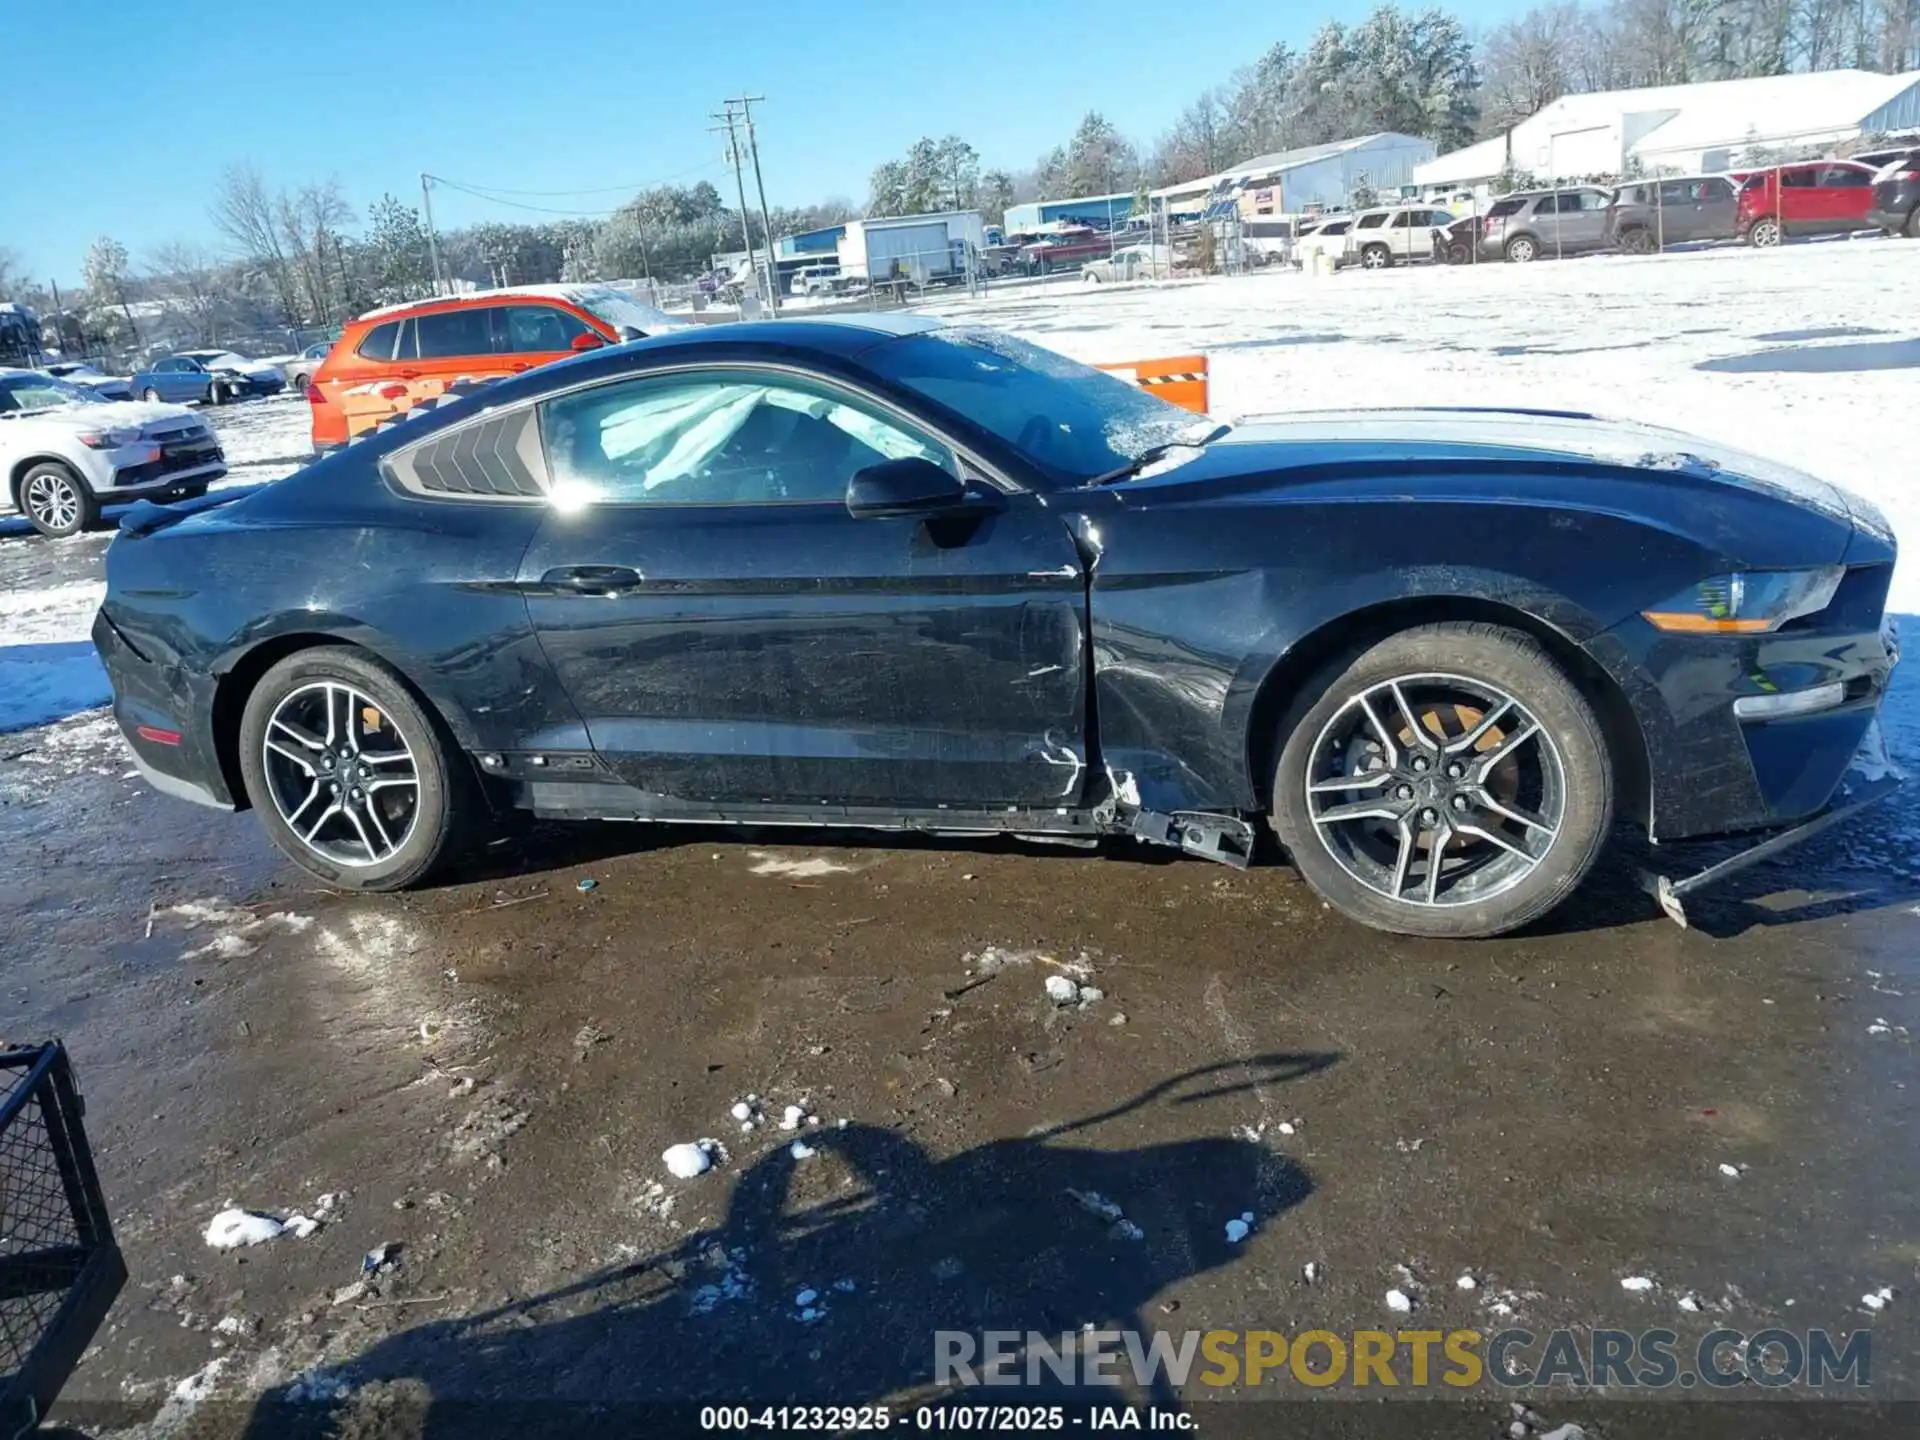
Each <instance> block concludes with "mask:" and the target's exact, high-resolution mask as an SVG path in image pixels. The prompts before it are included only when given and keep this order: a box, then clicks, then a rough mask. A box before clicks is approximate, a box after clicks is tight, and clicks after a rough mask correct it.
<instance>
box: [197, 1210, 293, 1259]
mask: <svg viewBox="0 0 1920 1440" xmlns="http://www.w3.org/2000/svg"><path fill="white" fill-rule="evenodd" d="M286 1228H287V1227H286V1224H285V1222H283V1221H280V1220H277V1219H275V1218H274V1217H273V1216H271V1215H264V1214H261V1213H260V1212H258V1211H254V1210H238V1209H232V1210H222V1211H221V1212H220V1213H219V1214H218V1215H216V1216H214V1217H213V1219H212V1220H210V1221H208V1222H207V1233H206V1240H207V1244H209V1245H211V1246H212V1247H213V1248H214V1249H216V1250H235V1249H238V1248H239V1247H240V1246H242V1245H264V1244H265V1243H266V1242H267V1241H269V1240H272V1239H275V1238H276V1237H278V1236H279V1235H280V1233H281V1232H282V1231H284V1230H285V1229H286Z"/></svg>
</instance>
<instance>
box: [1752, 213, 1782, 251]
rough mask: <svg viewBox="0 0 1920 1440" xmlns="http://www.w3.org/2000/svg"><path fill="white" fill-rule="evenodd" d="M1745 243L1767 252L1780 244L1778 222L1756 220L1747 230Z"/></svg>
mask: <svg viewBox="0 0 1920 1440" xmlns="http://www.w3.org/2000/svg"><path fill="white" fill-rule="evenodd" d="M1747 243H1748V244H1749V245H1752V246H1754V247H1756V248H1757V249H1761V250H1769V249H1771V248H1772V247H1774V246H1775V245H1778V244H1779V243H1780V222H1779V221H1778V220H1756V221H1754V222H1753V224H1752V225H1751V226H1749V227H1748V228H1747Z"/></svg>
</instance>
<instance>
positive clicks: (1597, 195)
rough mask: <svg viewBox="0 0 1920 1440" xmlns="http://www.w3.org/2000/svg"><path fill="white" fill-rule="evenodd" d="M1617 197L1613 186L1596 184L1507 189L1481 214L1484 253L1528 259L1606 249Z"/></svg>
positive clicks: (1519, 261)
mask: <svg viewBox="0 0 1920 1440" xmlns="http://www.w3.org/2000/svg"><path fill="white" fill-rule="evenodd" d="M1612 203H1613V195H1612V192H1610V191H1606V190H1599V189H1595V188H1593V187H1592V186H1578V187H1574V188H1571V189H1565V190H1529V191H1524V192H1522V193H1520V194H1517V195H1503V196H1501V198H1500V199H1498V200H1496V201H1494V202H1493V203H1492V204H1491V205H1489V206H1488V207H1487V213H1486V214H1485V215H1484V216H1483V217H1482V223H1481V225H1480V227H1479V243H1480V258H1481V259H1483V260H1500V259H1504V260H1510V261H1512V262H1514V263H1515V264H1521V265H1524V264H1527V263H1529V262H1531V261H1534V260H1539V259H1543V258H1545V259H1557V258H1559V257H1561V256H1563V255H1585V254H1588V253H1590V252H1592V251H1595V250H1600V249H1604V248H1605V247H1606V244H1607V207H1608V206H1609V205H1610V204H1612Z"/></svg>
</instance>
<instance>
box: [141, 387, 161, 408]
mask: <svg viewBox="0 0 1920 1440" xmlns="http://www.w3.org/2000/svg"><path fill="white" fill-rule="evenodd" d="M140 398H141V399H142V400H144V401H146V402H147V403H148V404H149V405H158V404H159V403H160V392H159V391H158V390H156V389H154V388H153V386H151V385H149V386H148V387H147V388H146V389H144V390H142V391H141V392H140Z"/></svg>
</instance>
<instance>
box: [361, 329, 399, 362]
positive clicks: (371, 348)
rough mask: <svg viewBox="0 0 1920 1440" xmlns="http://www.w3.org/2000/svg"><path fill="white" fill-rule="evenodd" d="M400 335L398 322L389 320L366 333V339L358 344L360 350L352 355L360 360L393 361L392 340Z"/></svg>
mask: <svg viewBox="0 0 1920 1440" xmlns="http://www.w3.org/2000/svg"><path fill="white" fill-rule="evenodd" d="M399 333H400V322H399V321H398V320H389V321H387V323H386V324H384V325H376V326H374V327H373V329H371V330H369V331H368V332H367V338H366V339H364V340H362V341H361V342H360V348H359V349H358V350H356V351H354V352H353V353H354V354H356V355H358V356H359V357H360V358H361V359H362V360H391V359H393V339H394V337H395V336H396V335H398V334H399Z"/></svg>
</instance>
